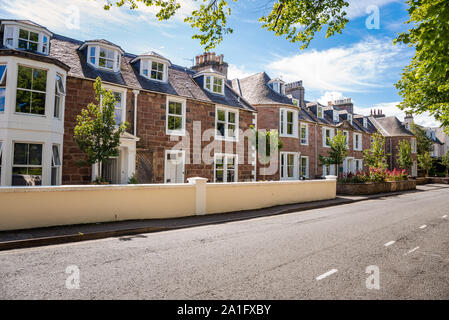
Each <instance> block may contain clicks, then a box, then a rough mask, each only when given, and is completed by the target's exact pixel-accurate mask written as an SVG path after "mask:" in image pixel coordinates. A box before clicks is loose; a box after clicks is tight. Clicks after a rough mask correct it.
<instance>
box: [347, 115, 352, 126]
mask: <svg viewBox="0 0 449 320" xmlns="http://www.w3.org/2000/svg"><path fill="white" fill-rule="evenodd" d="M348 122H349V123H350V124H351V126H352V114H350V113H348Z"/></svg>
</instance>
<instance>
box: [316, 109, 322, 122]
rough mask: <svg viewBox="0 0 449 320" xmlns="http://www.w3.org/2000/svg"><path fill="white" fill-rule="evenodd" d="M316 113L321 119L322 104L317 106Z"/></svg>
mask: <svg viewBox="0 0 449 320" xmlns="http://www.w3.org/2000/svg"><path fill="white" fill-rule="evenodd" d="M316 115H317V117H318V118H321V119H323V107H322V106H317V108H316Z"/></svg>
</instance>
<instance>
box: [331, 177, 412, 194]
mask: <svg viewBox="0 0 449 320" xmlns="http://www.w3.org/2000/svg"><path fill="white" fill-rule="evenodd" d="M414 189H416V180H404V181H388V182H365V183H337V194H345V195H366V194H376V193H384V192H395V191H406V190H414Z"/></svg>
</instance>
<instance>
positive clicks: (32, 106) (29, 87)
mask: <svg viewBox="0 0 449 320" xmlns="http://www.w3.org/2000/svg"><path fill="white" fill-rule="evenodd" d="M46 88H47V71H46V70H41V69H34V68H29V67H24V66H20V65H19V68H18V75H17V95H16V112H20V113H30V114H38V115H44V114H45V95H46Z"/></svg>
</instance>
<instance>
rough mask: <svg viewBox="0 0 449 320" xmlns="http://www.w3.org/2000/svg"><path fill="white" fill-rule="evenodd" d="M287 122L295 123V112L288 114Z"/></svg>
mask: <svg viewBox="0 0 449 320" xmlns="http://www.w3.org/2000/svg"><path fill="white" fill-rule="evenodd" d="M287 122H293V112H287Z"/></svg>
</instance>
